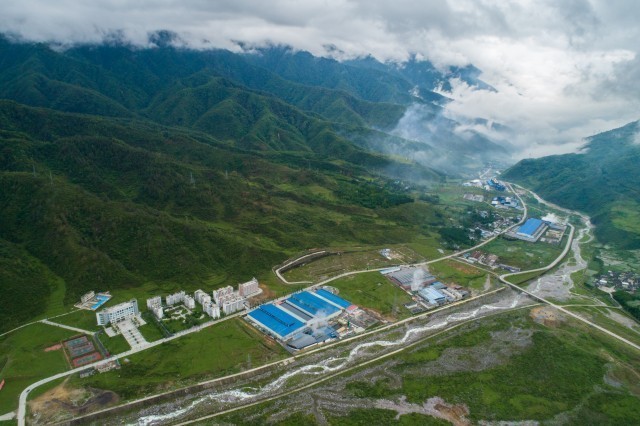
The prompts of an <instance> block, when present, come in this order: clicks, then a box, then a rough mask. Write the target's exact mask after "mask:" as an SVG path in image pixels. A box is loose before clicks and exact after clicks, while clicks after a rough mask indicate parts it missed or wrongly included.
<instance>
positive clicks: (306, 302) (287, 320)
mask: <svg viewBox="0 0 640 426" xmlns="http://www.w3.org/2000/svg"><path fill="white" fill-rule="evenodd" d="M330 290H331V289H330V288H319V289H315V290H305V291H301V292H299V293H294V294H292V295H290V296H289V297H287V298H286V299H284V300H280V301H275V302H271V303H266V304H264V305H261V306H259V307H258V308H256V309H254V310H252V311H251V312H249V314H248V315H247V316H246V319H247V321H248V322H249V323H251V324H252V325H254V326H255V327H257V328H258V329H260V330H262V331H263V332H264V333H266V334H268V335H270V336H273V337H274V338H276V339H277V340H278V341H280V342H281V343H283V345H284V346H285V348H287V349H288V350H289V351H297V350H300V349H304V348H308V347H311V346H315V345H317V344H320V343H323V342H327V341H330V340H334V339H337V338H339V337H342V336H344V335H347V334H351V333H357V332H359V331H361V330H364V329H365V328H367V327H368V326H370V325H371V324H373V323H375V322H376V321H375V320H372V319H371V318H370V317H369V316H368V315H367V314H366V313H364V311H361V310H360V309H359V308H358V307H357V306H356V305H353V304H352V303H351V302H349V301H347V300H345V299H343V298H342V297H340V296H338V295H336V294H335V293H334V292H333V291H330Z"/></svg>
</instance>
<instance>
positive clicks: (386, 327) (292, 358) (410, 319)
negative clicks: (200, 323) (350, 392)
mask: <svg viewBox="0 0 640 426" xmlns="http://www.w3.org/2000/svg"><path fill="white" fill-rule="evenodd" d="M504 290H505V287H500V288H498V289H495V290H492V291H490V292H487V293H483V294H481V295H478V296H474V297H470V298H468V299H464V300H460V301H458V302H454V303H450V304H448V305H445V306H441V307H439V308H436V309H433V310H430V311H428V312H423V313H421V314H418V315H415V316H412V317H408V318H405V319H403V320H400V321H396V322H394V323H390V324H387V325H384V326H382V327H379V328H376V329H373V330H370V331H367V332H364V333H361V334H357V335H355V336H351V337H347V338H346V339H341V340H338V341H336V342H333V343H330V344H327V345H325V346H321V347H319V348H317V349H313V350H310V351H308V352H304V353H302V354H296V355H292V356H290V357H288V358H285V359H281V360H279V361H274V362H271V363H269V364H265V365H262V366H259V367H255V368H252V369H251V370H245V371H242V372H240V373H235V374H231V375H229V376H224V377H218V378H215V379H211V380H207V381H204V382H200V383H196V384H195V385H193V386H201V385H206V384H211V383H215V382H221V381H222V382H227V381H228V379H232V378H234V377H237V376H240V375H245V374H247V373H251V372H254V371H259V370H262V369H268V368H270V367H274V366H277V365H287V364H288V363H290V362H293V361H295V360H296V359H300V358H304V357H308V356H309V355H313V354H315V353H317V352H320V351H324V350H326V349H328V348H332V347H335V346H337V345H344V344H345V343H348V342H351V341H354V340H360V339H363V338H364V337H368V336H371V335H373V334H377V333H380V332H381V331H386V330H389V329H392V328H397V327H400V326H402V325H404V324H407V323H410V322H413V321H417V320H419V319H422V318H425V317H427V316H430V315H433V314H435V313H438V312H441V311H444V310H447V309H451V308H454V307H457V306H460V305H464V304H467V303H469V302H473V301H476V300H479V299H482V298H485V297H487V296H490V295H492V294H495V293H499V292H501V291H504ZM469 321H472V320H469ZM340 374H342V373H340ZM193 386H189V387H186V388H182V390H184V391H186V390H187V389H189V388H191V387H193ZM175 391H176V390H175V389H174V390H170V391H166V392H162V393H158V394H155V395H149V396H147V397H144V398H140V399H137V400H135V401H131V402H127V403H125V404H122V405H118V406H117V407H112V408H107V409H104V410H101V411H98V412H95V413H90V414H87V415H86V417H90V416H92V415H95V414H97V413H105V412H109V411H111V410H113V409H114V408H118V409H120V408H122V407H124V406H129V405H135V404H139V403H140V402H143V401H146V400H149V399H152V398H156V397H159V396H163V395H169V394H171V393H174V392H175ZM84 417H85V416H81V417H77V418H76V419H75V420H82V419H83V418H84Z"/></svg>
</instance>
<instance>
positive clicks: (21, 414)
mask: <svg viewBox="0 0 640 426" xmlns="http://www.w3.org/2000/svg"><path fill="white" fill-rule="evenodd" d="M507 185H508V186H509V188H510V189H511V190H512V191H513V193H514V194H515V195H516V197H517V198H518V199H519V200H520V203H521V205H522V206H523V207H524V212H523V215H522V219H521V220H520V222H518V223H517V224H515V225H513V226H511V227H509V228H507V229H505V230H503V231H502V232H500V233H499V234H497V235H495V236H494V237H492V238H490V239H488V240H485V241H483V242H482V243H480V244H477V245H475V246H474V247H471V248H469V249H466V250H461V251H459V252H456V253H452V254H450V255H447V256H443V257H440V258H438V259H434V260H431V261H427V262H423V263H421V264H425V265H426V264H431V263H435V262H439V261H441V260H445V259H450V258H453V257H457V256H460V255H462V254H464V253H466V252H468V251H471V250H475V249H477V248H479V247H482V246H484V245H486V244H488V243H490V242H491V241H493V240H494V239H496V238H497V237H499V236H500V235H501V234H503V233H505V232H507V231H509V230H510V229H513V228H514V227H516V226H518V225H520V224H522V223H524V221H525V220H526V217H527V213H528V209H527V205H526V204H525V202H524V200H523V199H522V198H521V197H520V195H518V193H517V192H516V191H515V190H514V189H513V186H512V185H511V184H509V183H507ZM530 192H531V191H530ZM531 194H533V195H534V196H536V197H537V195H536V194H535V193H533V192H531ZM569 226H570V227H571V232H570V235H569V239H568V241H567V245H566V246H565V249H564V250H563V252H562V253H561V254H560V256H558V258H556V259H555V260H554V261H553V262H552V263H551V264H550V265H548V266H546V267H544V268H537V269H533V270H530V271H523V272H519V273H515V274H504V275H501V276H499V279H500V281H502V282H503V283H505V284H507V285H508V286H510V287H512V288H515V289H516V290H518V291H521V292H523V293H525V294H528V295H529V296H531V297H533V298H535V299H536V300H539V301H541V302H543V303H546V304H548V305H550V306H553V307H554V308H556V309H558V310H559V311H561V312H563V313H565V314H567V315H569V316H571V317H574V318H576V319H578V320H579V321H582V322H584V323H586V324H588V325H589V326H591V327H594V328H596V329H598V330H600V331H602V332H604V333H606V334H608V335H610V336H612V337H614V338H616V339H618V340H620V341H622V342H624V343H626V344H629V345H630V346H632V347H634V348H636V349H638V350H640V346H638V345H636V344H635V343H633V342H631V341H629V340H627V339H625V338H623V337H621V336H618V335H617V334H615V333H613V332H611V331H609V330H607V329H605V328H603V327H601V326H599V325H597V324H594V323H593V322H591V321H589V320H587V319H585V318H582V317H580V316H579V315H576V314H574V313H573V312H570V311H568V310H567V309H565V308H563V307H562V306H559V305H556V304H554V303H552V302H550V301H548V300H546V299H544V298H542V297H540V296H536V295H535V294H533V293H531V292H529V291H527V290H525V289H523V288H522V287H519V286H518V285H516V284H513V283H511V282H509V281H507V280H506V278H507V277H509V276H512V275H518V274H523V273H530V272H544V271H548V270H550V269H552V268H554V267H555V266H556V265H557V264H558V263H560V262H561V261H562V259H564V257H565V256H566V255H567V253H568V252H569V250H570V249H571V241H572V240H573V234H574V231H575V228H574V227H573V225H571V224H569ZM307 256H309V255H307ZM303 257H304V256H303ZM299 259H301V258H299ZM299 259H296V260H299ZM294 261H295V260H294ZM292 262H293V261H292ZM289 263H291V262H289ZM387 268H388V267H385V268H377V269H367V270H360V271H352V272H345V273H343V274H340V275H338V276H335V277H332V278H328V279H326V280H324V281H321V282H319V283H317V284H314V285H312V286H311V287H317V286H320V285H324V284H326V283H329V282H331V281H334V280H337V279H340V278H344V277H347V276H350V275H355V274H361V273H365V272H372V271H381V270H383V269H387ZM280 269H282V267H281V268H279V269H278V270H277V271H278V272H279V271H280ZM277 275H278V277H279V278H280V279H281V280H283V282H284V283H286V284H289V282H287V281H286V280H285V279H284V277H282V275H280V274H279V273H277ZM242 314H244V312H238V313H236V314H233V315H230V316H228V317H225V318H223V319H222V320H218V321H211V322H209V323H207V324H206V325H202V326H199V327H198V328H196V329H193V330H186V332H183V333H180V334H179V335H174V336H172V337H169V338H165V339H161V340H158V341H155V342H152V343H150V344H149V345H148V346H145V347H141V348H136V349H132V350H130V351H127V352H124V353H122V354H119V355H116V356H113V357H111V358H109V359H107V360H103V361H99V362H96V363H93V364H89V365H86V366H84V367H81V368H76V369H73V370H69V371H65V372H62V373H59V374H56V375H54V376H51V377H48V378H45V379H42V380H40V381H38V382H36V383H33V384H32V385H30V386H28V387H27V388H26V389H25V390H24V391H22V393H21V394H20V399H19V403H18V425H19V426H24V425H25V416H26V402H27V397H28V395H29V393H30V392H31V391H32V390H33V389H35V388H37V387H38V386H41V385H43V384H45V383H49V382H51V381H53V380H57V379H59V378H62V377H66V376H69V375H71V374H74V373H76V372H79V371H81V370H84V369H86V368H89V367H95V366H98V365H101V364H104V363H106V362H108V361H109V360H113V359H119V358H123V357H126V356H129V355H132V354H134V353H137V352H140V351H142V350H146V349H149V348H152V347H154V346H157V345H159V344H162V343H164V342H167V341H170V340H173V339H176V338H178V337H180V336H182V335H184V334H188V333H193V332H197V331H200V329H202V328H204V327H208V326H211V325H214V324H216V323H219V322H221V321H224V320H227V319H230V318H233V317H236V316H239V315H242ZM378 331H379V330H376V332H378Z"/></svg>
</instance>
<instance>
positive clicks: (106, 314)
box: [96, 299, 139, 325]
mask: <svg viewBox="0 0 640 426" xmlns="http://www.w3.org/2000/svg"><path fill="white" fill-rule="evenodd" d="M138 312H139V311H138V301H137V300H136V299H131V300H130V301H128V302H123V303H120V304H118V305H115V306H112V307H110V308H107V309H103V310H102V311H100V312H97V313H96V319H97V320H98V325H107V324H109V323H113V322H118V321H120V320H122V319H125V318H130V317H133V316H136V315H138Z"/></svg>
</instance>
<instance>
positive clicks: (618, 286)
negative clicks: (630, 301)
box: [594, 271, 640, 293]
mask: <svg viewBox="0 0 640 426" xmlns="http://www.w3.org/2000/svg"><path fill="white" fill-rule="evenodd" d="M594 284H595V286H596V287H599V288H601V289H602V290H604V291H608V292H611V291H615V290H625V291H628V292H630V293H633V292H635V291H637V290H639V289H640V275H638V274H636V273H633V272H614V271H607V273H606V274H602V275H600V276H599V277H596V278H595V282H594Z"/></svg>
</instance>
